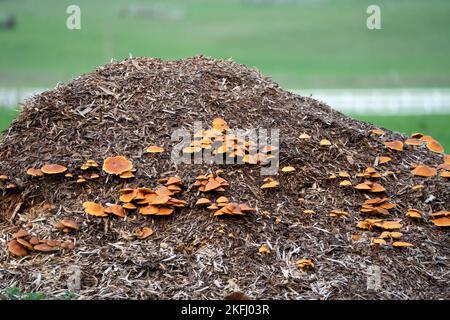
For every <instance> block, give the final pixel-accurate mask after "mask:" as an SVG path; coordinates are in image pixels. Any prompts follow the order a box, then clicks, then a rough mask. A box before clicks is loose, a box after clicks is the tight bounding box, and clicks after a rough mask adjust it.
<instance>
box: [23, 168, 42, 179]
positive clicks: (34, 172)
mask: <svg viewBox="0 0 450 320" xmlns="http://www.w3.org/2000/svg"><path fill="white" fill-rule="evenodd" d="M27 175H29V176H32V177H42V176H43V175H44V173H43V172H42V170H41V169H35V168H30V169H28V170H27Z"/></svg>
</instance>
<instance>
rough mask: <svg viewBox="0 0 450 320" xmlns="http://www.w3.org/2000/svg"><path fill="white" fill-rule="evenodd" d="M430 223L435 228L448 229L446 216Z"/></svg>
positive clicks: (449, 224) (448, 220)
mask: <svg viewBox="0 0 450 320" xmlns="http://www.w3.org/2000/svg"><path fill="white" fill-rule="evenodd" d="M431 222H433V224H434V225H435V226H437V227H450V218H449V217H447V216H445V217H441V218H437V219H434V220H431Z"/></svg>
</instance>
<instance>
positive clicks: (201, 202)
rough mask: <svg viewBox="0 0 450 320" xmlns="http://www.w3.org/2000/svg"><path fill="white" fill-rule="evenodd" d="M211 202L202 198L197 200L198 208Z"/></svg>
mask: <svg viewBox="0 0 450 320" xmlns="http://www.w3.org/2000/svg"><path fill="white" fill-rule="evenodd" d="M210 203H211V200H209V199H208V198H200V199H198V200H197V202H196V203H195V205H196V206H200V205H204V204H210Z"/></svg>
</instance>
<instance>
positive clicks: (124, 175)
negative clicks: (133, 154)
mask: <svg viewBox="0 0 450 320" xmlns="http://www.w3.org/2000/svg"><path fill="white" fill-rule="evenodd" d="M120 178H121V179H131V178H134V174H133V172H131V171H126V172H124V173H122V174H121V175H120Z"/></svg>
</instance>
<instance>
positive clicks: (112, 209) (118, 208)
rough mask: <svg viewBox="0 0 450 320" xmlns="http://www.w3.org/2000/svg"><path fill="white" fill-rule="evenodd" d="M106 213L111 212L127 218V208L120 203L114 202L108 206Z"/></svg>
mask: <svg viewBox="0 0 450 320" xmlns="http://www.w3.org/2000/svg"><path fill="white" fill-rule="evenodd" d="M105 212H106V213H111V214H113V215H115V216H117V217H119V218H125V210H124V209H123V207H122V206H120V205H118V204H114V205H112V206H110V207H108V208H106V209H105Z"/></svg>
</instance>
